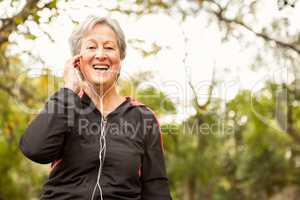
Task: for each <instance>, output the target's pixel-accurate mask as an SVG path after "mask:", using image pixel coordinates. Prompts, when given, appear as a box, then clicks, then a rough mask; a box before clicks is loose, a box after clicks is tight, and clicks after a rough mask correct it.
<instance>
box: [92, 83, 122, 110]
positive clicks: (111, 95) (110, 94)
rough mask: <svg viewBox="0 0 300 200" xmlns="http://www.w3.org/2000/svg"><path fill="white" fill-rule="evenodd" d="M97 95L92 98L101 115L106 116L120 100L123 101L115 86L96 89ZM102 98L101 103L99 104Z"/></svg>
mask: <svg viewBox="0 0 300 200" xmlns="http://www.w3.org/2000/svg"><path fill="white" fill-rule="evenodd" d="M97 91H98V92H97V93H98V97H97V98H96V99H94V100H93V101H94V103H95V105H96V106H97V109H98V110H99V111H100V112H101V114H102V115H104V116H107V115H108V114H109V113H110V112H111V111H113V110H114V109H115V108H116V107H117V106H118V105H119V104H120V103H121V102H123V101H124V97H122V96H121V95H120V94H119V93H118V91H117V88H116V87H115V86H113V87H112V88H107V89H104V90H97ZM101 100H102V104H101Z"/></svg>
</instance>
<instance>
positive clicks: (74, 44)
mask: <svg viewBox="0 0 300 200" xmlns="http://www.w3.org/2000/svg"><path fill="white" fill-rule="evenodd" d="M97 24H106V25H108V26H109V27H110V28H111V29H112V30H113V31H114V33H115V34H116V36H117V43H118V48H119V50H120V57H121V59H122V60H123V59H124V58H125V56H126V40H125V35H124V32H123V30H122V29H121V27H120V25H119V23H118V21H117V20H115V19H111V18H108V17H98V16H89V17H87V19H86V20H85V21H83V22H82V23H81V24H79V26H78V27H76V28H75V29H74V30H73V32H72V34H71V36H70V38H69V44H70V48H71V53H72V55H73V56H74V55H76V54H78V53H79V51H80V48H81V42H82V38H83V37H84V35H85V34H86V33H87V32H88V31H90V30H91V29H92V28H93V27H94V26H95V25H97Z"/></svg>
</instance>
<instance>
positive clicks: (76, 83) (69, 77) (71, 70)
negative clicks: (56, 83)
mask: <svg viewBox="0 0 300 200" xmlns="http://www.w3.org/2000/svg"><path fill="white" fill-rule="evenodd" d="M80 58H81V55H76V56H74V57H73V58H71V59H69V60H68V61H67V62H66V64H65V66H64V87H65V88H68V89H70V90H72V91H73V92H75V93H76V94H78V93H79V91H80V88H81V86H80V85H81V80H79V77H78V74H76V73H77V72H76V70H77V69H75V66H76V67H77V68H78V70H79V68H80Z"/></svg>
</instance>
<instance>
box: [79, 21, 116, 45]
mask: <svg viewBox="0 0 300 200" xmlns="http://www.w3.org/2000/svg"><path fill="white" fill-rule="evenodd" d="M83 41H86V42H87V41H101V42H108V41H110V42H114V43H117V35H116V34H115V32H114V31H113V29H112V28H111V27H110V26H108V25H107V24H96V25H95V26H93V27H92V28H91V29H90V30H89V31H88V32H87V33H86V34H85V35H84V37H83Z"/></svg>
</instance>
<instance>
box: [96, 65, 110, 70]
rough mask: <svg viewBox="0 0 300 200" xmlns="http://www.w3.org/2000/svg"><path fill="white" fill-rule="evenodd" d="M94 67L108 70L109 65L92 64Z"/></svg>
mask: <svg viewBox="0 0 300 200" xmlns="http://www.w3.org/2000/svg"><path fill="white" fill-rule="evenodd" d="M93 68H94V69H99V70H108V68H109V66H108V65H93Z"/></svg>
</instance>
